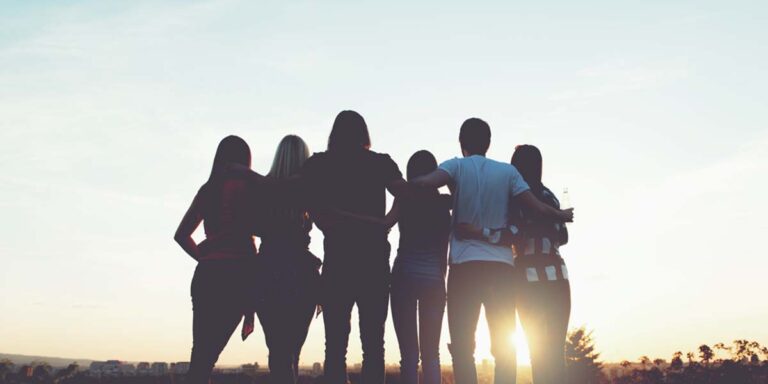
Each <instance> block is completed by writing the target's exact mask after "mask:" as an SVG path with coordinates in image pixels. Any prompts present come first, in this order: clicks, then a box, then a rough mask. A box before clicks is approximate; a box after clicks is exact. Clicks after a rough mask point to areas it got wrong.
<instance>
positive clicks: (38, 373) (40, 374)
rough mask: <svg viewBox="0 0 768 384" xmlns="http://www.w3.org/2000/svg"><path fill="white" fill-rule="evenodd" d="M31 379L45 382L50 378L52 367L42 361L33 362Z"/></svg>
mask: <svg viewBox="0 0 768 384" xmlns="http://www.w3.org/2000/svg"><path fill="white" fill-rule="evenodd" d="M32 366H33V367H34V368H32V377H34V378H35V379H36V380H40V381H45V380H48V379H50V378H51V373H52V372H53V367H51V365H50V364H48V363H46V362H44V361H37V362H33V363H32Z"/></svg>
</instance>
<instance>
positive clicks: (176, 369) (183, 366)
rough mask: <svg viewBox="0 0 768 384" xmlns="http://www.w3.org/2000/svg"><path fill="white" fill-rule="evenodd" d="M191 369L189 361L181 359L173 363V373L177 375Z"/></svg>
mask: <svg viewBox="0 0 768 384" xmlns="http://www.w3.org/2000/svg"><path fill="white" fill-rule="evenodd" d="M188 371H189V362H188V361H181V362H177V363H171V373H174V374H177V375H184V374H186V373H187V372H188Z"/></svg>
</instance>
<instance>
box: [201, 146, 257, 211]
mask: <svg viewBox="0 0 768 384" xmlns="http://www.w3.org/2000/svg"><path fill="white" fill-rule="evenodd" d="M229 164H239V165H243V166H246V167H248V168H250V167H251V149H250V148H249V147H248V143H246V142H245V140H243V139H242V138H240V137H238V136H234V135H230V136H227V137H225V138H223V139H222V140H221V141H220V142H219V146H218V148H216V156H214V158H213V167H211V175H210V176H209V177H208V182H206V183H205V184H204V185H203V187H202V188H201V189H200V192H201V195H202V196H201V197H202V198H203V199H202V209H203V212H204V214H205V215H206V216H207V215H208V214H210V213H212V212H213V210H214V209H216V207H215V202H217V201H219V200H220V199H221V194H222V187H221V185H222V183H223V182H224V180H226V178H227V175H228V174H230V173H229V172H228V171H227V165H229Z"/></svg>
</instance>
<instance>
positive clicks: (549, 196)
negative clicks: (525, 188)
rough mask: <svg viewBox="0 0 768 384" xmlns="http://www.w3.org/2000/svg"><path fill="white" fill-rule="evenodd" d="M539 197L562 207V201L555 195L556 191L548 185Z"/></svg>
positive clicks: (547, 202) (557, 206)
mask: <svg viewBox="0 0 768 384" xmlns="http://www.w3.org/2000/svg"><path fill="white" fill-rule="evenodd" d="M539 199H540V200H542V202H544V203H546V204H549V205H551V206H553V207H556V208H559V207H560V201H559V200H558V199H557V196H555V193H554V192H552V190H550V189H549V188H547V187H543V188H542V190H541V196H539Z"/></svg>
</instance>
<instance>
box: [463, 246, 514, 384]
mask: <svg viewBox="0 0 768 384" xmlns="http://www.w3.org/2000/svg"><path fill="white" fill-rule="evenodd" d="M481 306H484V307H485V316H486V319H487V321H488V329H489V331H490V335H491V354H492V355H493V358H494V360H495V363H496V369H495V372H494V383H496V384H507V383H511V384H514V383H515V380H516V375H517V356H516V351H515V347H514V345H513V344H512V343H511V342H510V337H511V336H512V334H513V332H514V331H515V323H516V320H515V269H514V267H512V266H510V265H508V264H505V263H500V262H490V261H471V262H466V263H461V264H453V265H451V267H450V272H449V275H448V329H449V331H450V334H451V344H450V345H449V350H450V351H451V357H452V358H453V374H454V379H455V382H456V384H476V383H477V370H476V368H475V331H476V330H477V321H478V318H479V317H480V307H481Z"/></svg>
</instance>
